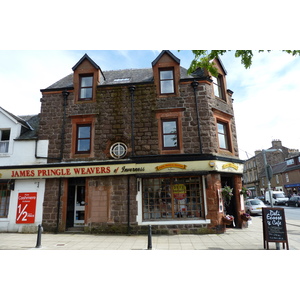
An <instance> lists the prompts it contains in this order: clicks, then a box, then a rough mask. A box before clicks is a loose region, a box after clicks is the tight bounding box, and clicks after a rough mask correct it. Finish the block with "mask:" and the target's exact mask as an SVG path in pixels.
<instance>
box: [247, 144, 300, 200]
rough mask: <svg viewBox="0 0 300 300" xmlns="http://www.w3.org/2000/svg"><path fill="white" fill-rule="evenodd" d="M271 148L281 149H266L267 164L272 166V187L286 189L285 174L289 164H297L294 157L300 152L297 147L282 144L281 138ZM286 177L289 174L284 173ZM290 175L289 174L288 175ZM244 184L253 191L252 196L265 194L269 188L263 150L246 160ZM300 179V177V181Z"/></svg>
mask: <svg viewBox="0 0 300 300" xmlns="http://www.w3.org/2000/svg"><path fill="white" fill-rule="evenodd" d="M270 149H278V150H279V151H274V152H271V151H270V152H268V151H266V160H267V164H268V165H270V166H271V167H272V173H273V176H272V179H271V187H272V189H273V190H277V191H284V192H285V193H288V192H289V191H288V190H287V189H286V183H287V182H286V179H284V178H283V176H282V175H283V174H285V171H286V170H287V167H288V166H289V165H295V164H296V163H294V157H295V156H297V154H299V151H298V150H297V149H289V148H287V147H284V146H283V145H282V142H281V141H280V140H273V141H272V147H270V148H268V149H267V150H270ZM284 176H285V177H286V176H287V175H284ZM287 177H288V176H287ZM243 180H244V186H245V187H246V188H248V189H249V190H250V191H251V197H259V196H264V194H265V192H266V191H267V190H268V180H267V177H266V174H265V165H264V160H263V155H262V151H260V150H258V151H255V156H253V157H251V158H250V159H248V160H246V161H245V165H244V173H243ZM299 180H300V177H299V179H298V181H299Z"/></svg>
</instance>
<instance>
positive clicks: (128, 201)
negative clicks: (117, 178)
mask: <svg viewBox="0 0 300 300" xmlns="http://www.w3.org/2000/svg"><path fill="white" fill-rule="evenodd" d="M130 233H131V228H130V176H128V177H127V234H128V235H130Z"/></svg>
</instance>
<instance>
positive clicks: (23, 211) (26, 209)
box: [16, 193, 37, 224]
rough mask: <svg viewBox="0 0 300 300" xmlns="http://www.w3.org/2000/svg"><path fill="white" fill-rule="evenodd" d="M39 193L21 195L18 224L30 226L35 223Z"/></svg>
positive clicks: (18, 207) (17, 217)
mask: <svg viewBox="0 0 300 300" xmlns="http://www.w3.org/2000/svg"><path fill="white" fill-rule="evenodd" d="M36 198H37V193H19V194H18V206H17V216H16V223H17V224H30V223H34V222H35V209H36Z"/></svg>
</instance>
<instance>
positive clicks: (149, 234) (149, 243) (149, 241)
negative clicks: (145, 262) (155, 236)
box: [148, 225, 152, 250]
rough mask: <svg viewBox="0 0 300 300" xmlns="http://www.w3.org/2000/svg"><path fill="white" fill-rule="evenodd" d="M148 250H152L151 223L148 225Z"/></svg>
mask: <svg viewBox="0 0 300 300" xmlns="http://www.w3.org/2000/svg"><path fill="white" fill-rule="evenodd" d="M148 250H152V230H151V225H148Z"/></svg>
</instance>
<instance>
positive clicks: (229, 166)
mask: <svg viewBox="0 0 300 300" xmlns="http://www.w3.org/2000/svg"><path fill="white" fill-rule="evenodd" d="M227 168H233V169H235V170H238V168H239V167H238V166H237V165H235V164H233V163H228V164H225V165H223V166H222V169H227Z"/></svg>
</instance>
